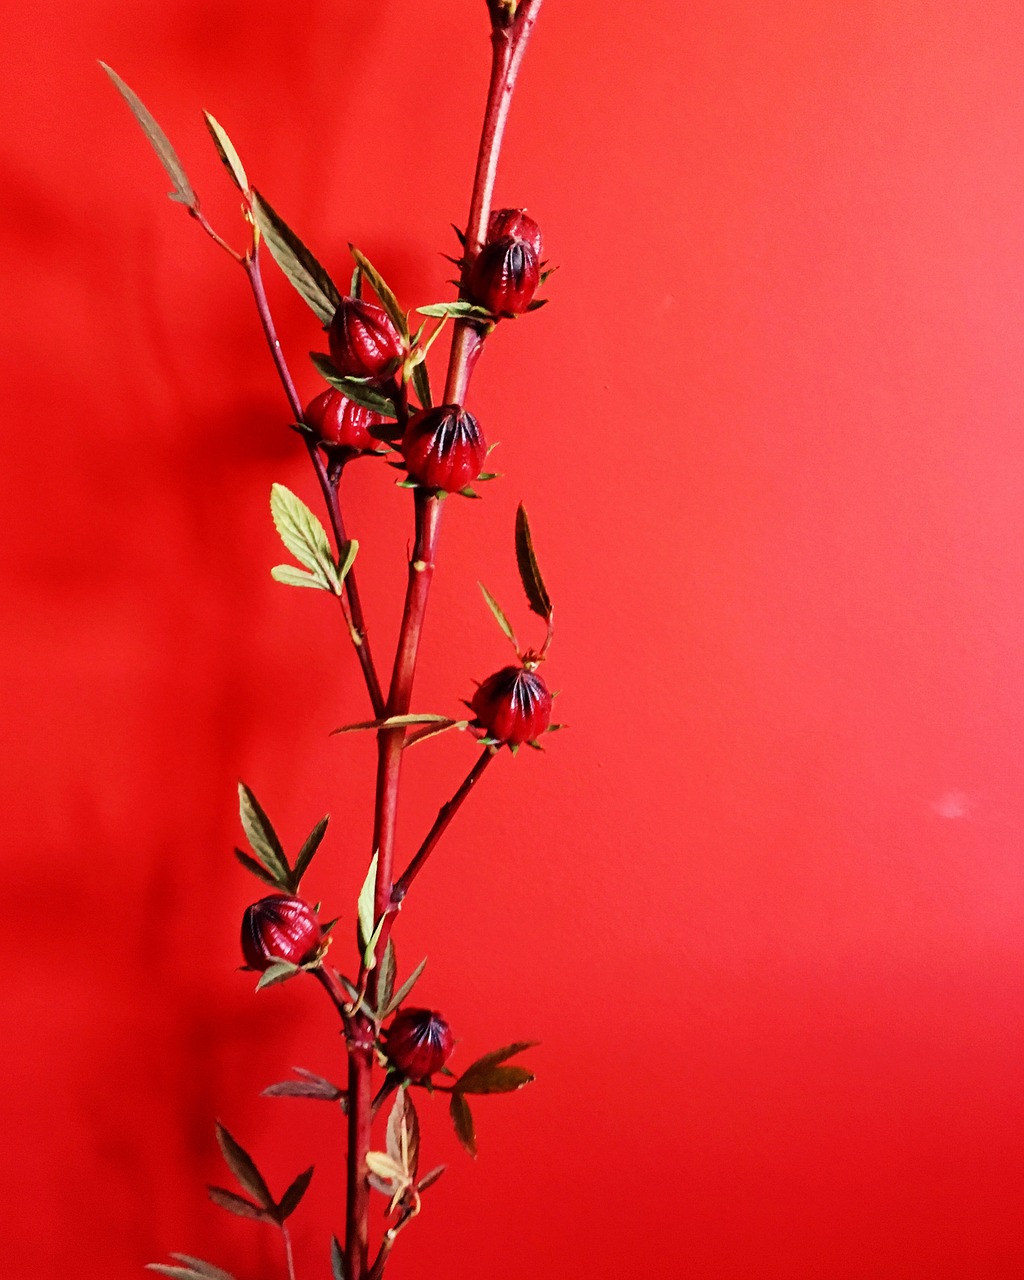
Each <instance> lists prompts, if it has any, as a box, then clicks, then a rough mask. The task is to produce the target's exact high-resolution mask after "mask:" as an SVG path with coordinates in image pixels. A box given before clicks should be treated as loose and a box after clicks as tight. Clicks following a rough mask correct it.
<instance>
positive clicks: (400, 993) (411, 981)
mask: <svg viewBox="0 0 1024 1280" xmlns="http://www.w3.org/2000/svg"><path fill="white" fill-rule="evenodd" d="M426 967H427V957H426V956H424V957H423V959H422V960H421V961H420V962H419V964H418V965H417V966H416V968H415V969H413V971H412V973H410V974H409V976H408V978H406V980H405V981H404V982H403V983H402V985H401V986H400V987H399V988H398V990H397V991H396V992H395V994H394V995H393V996H392V997H391V999H390V1000H389V1001H388V1003H387V1005H384V1006H382V1008H381V1014H380V1021H381V1022H383V1021H384V1019H385V1018H389V1017H390V1016H391V1015H392V1014H393V1013H394V1011H395V1010H396V1009H397V1008H398V1006H399V1005H400V1004H401V1003H402V1001H403V1000H404V999H405V998H406V997H407V996H408V994H409V992H410V991H411V990H412V989H413V987H414V986H415V985H416V983H417V982H418V981H419V978H420V974H421V973H422V972H423V970H424V969H425V968H426Z"/></svg>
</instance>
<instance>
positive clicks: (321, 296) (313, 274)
mask: <svg viewBox="0 0 1024 1280" xmlns="http://www.w3.org/2000/svg"><path fill="white" fill-rule="evenodd" d="M252 211H253V216H254V217H255V219H256V225H257V226H258V227H259V229H260V232H261V234H262V236H263V239H264V240H265V241H266V243H267V248H268V249H269V250H270V253H271V256H272V257H273V259H274V261H275V262H276V263H277V265H278V266H279V267H280V268H281V270H282V271H283V272H284V274H285V275H286V276H287V277H288V279H289V280H290V281H291V283H292V284H293V285H294V286H295V289H296V290H297V291H298V293H299V295H300V296H301V297H302V298H303V299H304V300H305V301H306V302H307V303H308V304H309V306H310V307H311V308H312V309H313V311H314V312H315V313H316V315H317V317H318V318H319V319H320V321H321V322H322V323H323V324H325V325H328V324H330V322H331V321H332V320H333V319H334V313H335V311H337V309H338V304H339V303H340V302H341V294H340V293H339V292H338V290H337V287H336V285H335V283H334V281H333V280H332V279H331V277H330V276H329V275H328V274H327V272H326V270H325V269H324V268H323V267H322V266H321V265H320V263H319V262H318V261H317V260H316V258H315V257H314V256H313V254H312V253H310V251H309V250H308V249H307V248H306V246H305V245H304V244H303V243H302V241H301V240H300V239H299V237H298V236H297V235H296V234H295V232H294V231H293V230H292V229H291V227H289V226H288V224H287V223H286V222H285V221H284V219H283V218H282V217H281V216H280V215H279V214H278V213H276V212H275V210H274V209H273V207H272V206H271V205H270V204H268V203H267V201H266V200H265V199H264V198H263V197H262V196H261V195H260V194H259V192H258V191H254V192H253V193H252Z"/></svg>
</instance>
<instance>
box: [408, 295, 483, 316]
mask: <svg viewBox="0 0 1024 1280" xmlns="http://www.w3.org/2000/svg"><path fill="white" fill-rule="evenodd" d="M416 310H417V311H418V312H419V314H420V315H421V316H430V317H431V319H434V320H442V319H444V318H446V317H447V316H452V317H453V318H454V319H456V320H493V319H494V316H493V315H492V314H491V313H490V312H489V311H488V310H487V308H486V307H478V306H475V305H474V304H473V303H472V302H466V301H465V300H464V299H462V298H459V299H457V300H456V301H454V302H432V303H430V304H429V305H428V306H426V307H417V308H416Z"/></svg>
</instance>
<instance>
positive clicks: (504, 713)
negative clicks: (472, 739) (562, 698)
mask: <svg viewBox="0 0 1024 1280" xmlns="http://www.w3.org/2000/svg"><path fill="white" fill-rule="evenodd" d="M469 705H470V707H471V708H472V710H473V714H474V715H475V716H476V724H477V725H478V727H479V728H482V729H484V730H485V731H486V733H487V736H488V737H489V738H494V739H495V740H496V741H497V742H503V743H507V744H508V745H509V746H510V747H518V746H520V745H521V744H522V743H524V742H534V741H536V739H537V738H538V737H539V736H540V735H541V734H542V733H544V732H545V731H546V730H547V727H548V725H549V724H550V723H551V694H550V693H549V692H548V687H547V685H546V684H545V683H544V681H543V680H542V679H541V678H540V676H539V675H538V674H537V672H536V671H534V670H532V669H531V667H530V666H521V667H520V666H511V667H502V669H501V670H500V671H496V672H495V673H494V675H493V676H488V678H487V679H486V680H485V681H484V682H483V684H482V685H481V686H480V687H479V689H477V691H476V693H475V694H474V695H473V699H472V701H471V702H470V704H469Z"/></svg>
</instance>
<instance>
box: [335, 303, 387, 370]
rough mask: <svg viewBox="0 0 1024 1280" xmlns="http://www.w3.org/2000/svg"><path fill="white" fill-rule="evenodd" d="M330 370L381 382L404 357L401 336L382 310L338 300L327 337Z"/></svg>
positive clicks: (369, 305) (370, 305) (381, 308)
mask: <svg viewBox="0 0 1024 1280" xmlns="http://www.w3.org/2000/svg"><path fill="white" fill-rule="evenodd" d="M327 343H328V345H329V347H330V349H331V359H332V360H333V361H334V367H335V368H336V369H337V370H338V372H339V373H341V374H344V376H345V377H346V378H381V377H383V376H384V370H385V369H386V368H387V366H388V365H389V364H390V363H391V362H392V361H393V360H401V359H402V358H403V357H404V355H405V350H404V348H403V345H402V335H401V334H400V333H399V332H398V330H397V329H396V328H395V326H394V324H393V323H392V321H391V317H390V316H389V315H388V313H387V312H386V311H385V310H384V309H383V307H375V306H374V305H373V303H372V302H364V301H363V300H362V298H342V300H341V302H340V303H339V304H338V309H337V311H335V313H334V319H333V320H332V321H331V327H330V329H329V330H328V333H327Z"/></svg>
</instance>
